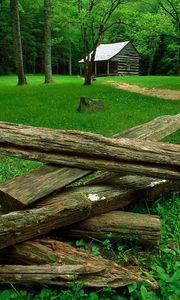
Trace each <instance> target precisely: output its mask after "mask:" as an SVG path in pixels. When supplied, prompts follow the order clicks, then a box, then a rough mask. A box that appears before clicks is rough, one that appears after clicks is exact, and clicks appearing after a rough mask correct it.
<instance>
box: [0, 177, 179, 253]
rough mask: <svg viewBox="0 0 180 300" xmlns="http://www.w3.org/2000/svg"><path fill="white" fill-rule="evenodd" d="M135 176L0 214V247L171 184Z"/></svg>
mask: <svg viewBox="0 0 180 300" xmlns="http://www.w3.org/2000/svg"><path fill="white" fill-rule="evenodd" d="M137 177H138V176H124V177H122V178H119V179H116V185H95V186H86V187H76V188H69V189H67V190H66V191H65V192H63V193H62V192H61V193H59V194H57V195H55V196H50V197H48V198H47V199H44V200H42V201H40V202H38V203H36V205H34V208H32V209H29V210H23V211H17V212H11V213H9V214H4V215H1V216H0V249H3V248H5V247H7V246H10V245H13V244H16V243H18V242H22V241H25V240H28V239H30V238H33V237H35V236H38V235H42V234H44V233H47V232H49V231H50V230H53V229H56V228H59V227H63V226H67V225H70V224H73V223H76V222H78V221H81V220H84V219H87V218H88V217H91V216H95V215H100V214H102V213H106V212H109V211H111V210H115V209H118V208H122V207H125V206H127V205H128V204H129V203H131V202H133V201H135V200H137V199H140V198H141V199H142V198H144V197H146V196H147V195H149V194H154V195H156V193H158V194H159V193H160V192H162V191H164V190H165V189H166V188H167V189H169V188H173V186H171V185H170V184H169V182H168V181H166V180H165V179H163V180H160V179H159V180H158V179H152V178H150V177H140V178H138V179H137ZM9 237H11V238H9Z"/></svg>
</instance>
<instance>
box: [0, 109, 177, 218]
mask: <svg viewBox="0 0 180 300" xmlns="http://www.w3.org/2000/svg"><path fill="white" fill-rule="evenodd" d="M179 127H180V115H175V116H161V117H158V118H156V119H154V120H152V121H150V122H148V123H145V124H142V125H139V126H136V127H134V128H131V129H129V130H127V131H124V132H122V133H120V134H118V135H115V136H114V137H116V138H117V139H118V138H121V137H128V138H135V139H147V138H148V139H151V140H155V141H156V140H158V139H162V138H163V137H165V136H167V135H169V134H170V133H172V132H173V131H175V130H177V129H178V128H179ZM89 173H90V171H87V170H83V169H77V168H61V169H60V168H59V167H55V166H50V165H49V166H43V167H40V168H37V169H36V170H34V171H32V172H31V173H29V174H27V175H22V176H18V177H15V178H14V179H13V180H10V181H8V182H6V183H5V184H3V185H1V186H0V205H1V208H0V212H1V213H7V212H10V211H15V210H18V209H20V208H22V207H23V206H25V205H28V204H30V203H32V202H34V201H36V200H38V199H40V198H42V197H44V196H46V195H48V194H50V193H52V192H53V191H56V190H58V189H59V188H61V187H63V186H65V185H67V184H69V183H71V182H73V181H74V180H76V179H78V178H82V177H84V176H85V175H87V174H89ZM114 176H117V173H113V172H112V173H111V172H101V171H99V172H98V176H97V175H96V176H95V178H94V179H91V180H88V181H87V184H94V183H98V182H102V181H105V180H106V179H109V178H111V177H114ZM32 191H33V192H32Z"/></svg>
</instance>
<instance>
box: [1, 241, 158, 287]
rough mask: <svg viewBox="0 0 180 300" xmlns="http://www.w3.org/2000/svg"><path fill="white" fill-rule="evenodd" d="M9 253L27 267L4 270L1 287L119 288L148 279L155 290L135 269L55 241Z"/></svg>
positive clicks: (27, 245) (30, 243)
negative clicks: (80, 286) (75, 285)
mask: <svg viewBox="0 0 180 300" xmlns="http://www.w3.org/2000/svg"><path fill="white" fill-rule="evenodd" d="M7 253H8V255H9V256H10V257H11V258H12V259H13V260H14V261H17V262H18V263H23V265H15V266H13V265H4V266H3V265H2V266H0V283H6V282H11V283H12V284H15V283H18V284H38V285H39V284H50V285H59V286H69V285H70V284H72V283H73V282H76V283H82V282H83V284H84V286H85V287H96V288H97V287H112V288H118V287H121V286H125V285H128V284H130V283H133V282H138V283H139V282H141V281H142V280H144V279H145V280H146V281H147V282H148V283H149V284H150V285H151V286H152V287H155V285H154V284H153V283H151V282H149V281H148V280H147V279H146V278H141V277H140V276H139V275H137V271H134V272H133V271H132V268H131V270H130V268H129V269H128V268H124V267H121V266H120V265H118V264H117V263H115V262H113V261H110V260H107V259H104V258H103V257H101V256H100V255H99V256H96V255H93V254H92V253H91V252H90V251H87V250H83V249H77V248H75V247H72V246H70V245H68V244H65V243H62V242H59V241H55V240H50V239H41V240H31V241H27V242H24V243H22V244H18V245H16V246H13V247H11V249H7ZM24 264H26V266H25V265H24ZM27 265H30V266H27Z"/></svg>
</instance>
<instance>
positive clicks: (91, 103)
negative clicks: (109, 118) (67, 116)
mask: <svg viewBox="0 0 180 300" xmlns="http://www.w3.org/2000/svg"><path fill="white" fill-rule="evenodd" d="M77 110H78V111H79V112H96V111H104V103H103V101H102V100H99V99H90V98H88V97H81V98H80V104H79V107H78V109H77Z"/></svg>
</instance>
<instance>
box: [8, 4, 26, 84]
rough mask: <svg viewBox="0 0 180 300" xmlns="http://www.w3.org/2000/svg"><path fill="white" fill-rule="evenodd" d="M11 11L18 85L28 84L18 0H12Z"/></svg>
mask: <svg viewBox="0 0 180 300" xmlns="http://www.w3.org/2000/svg"><path fill="white" fill-rule="evenodd" d="M10 11H11V17H12V30H13V44H14V54H15V55H14V56H15V64H16V70H17V75H18V85H26V84H27V81H26V77H25V74H24V65H23V51H22V43H21V29H20V19H19V2H18V0H10Z"/></svg>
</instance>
